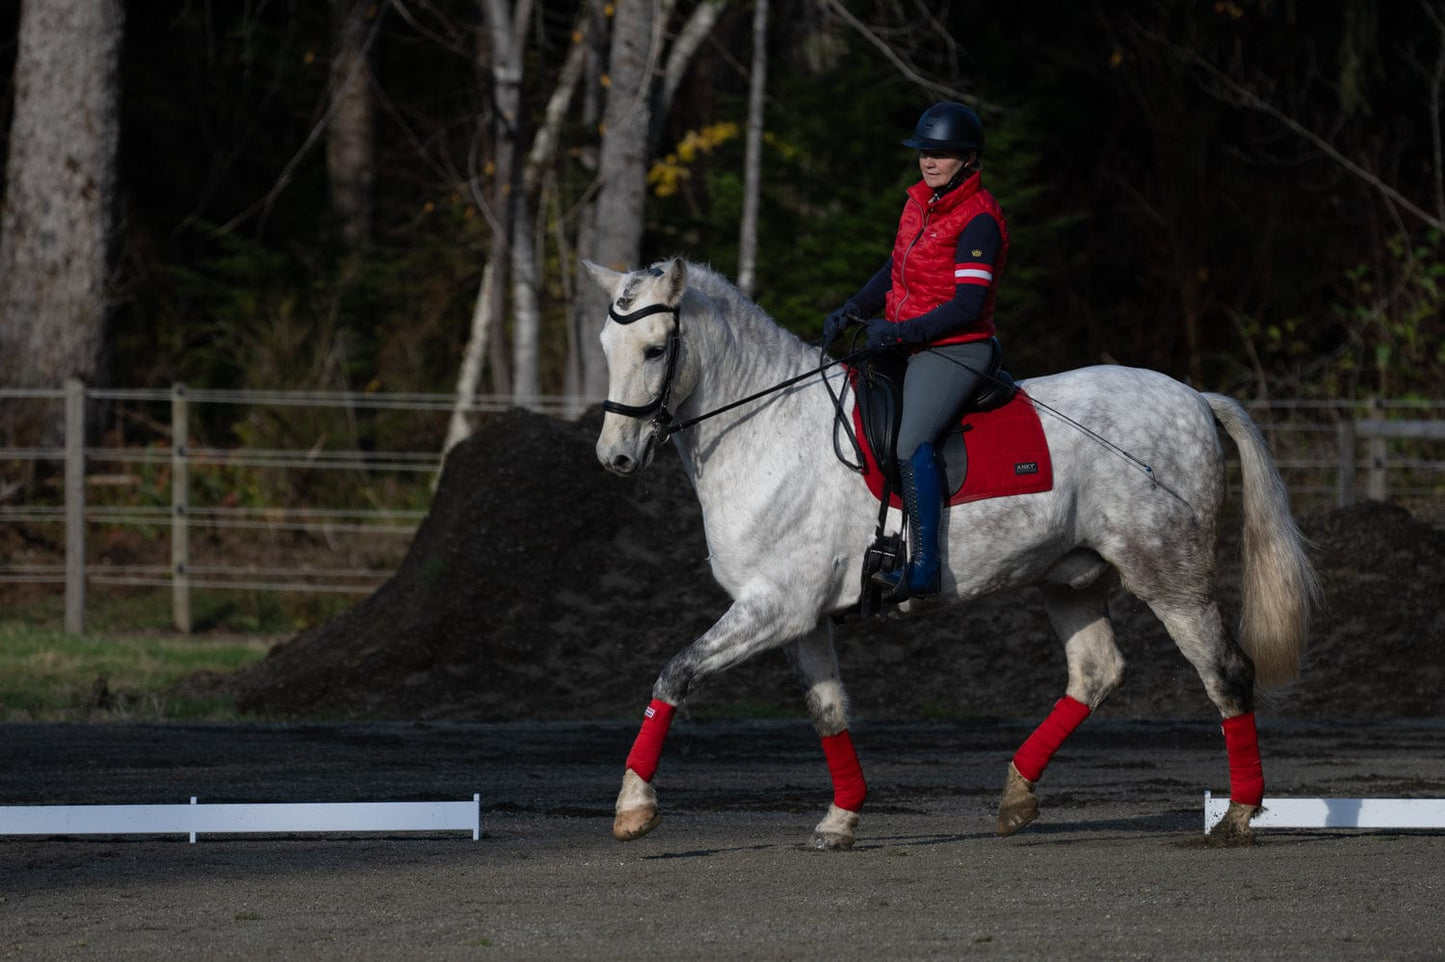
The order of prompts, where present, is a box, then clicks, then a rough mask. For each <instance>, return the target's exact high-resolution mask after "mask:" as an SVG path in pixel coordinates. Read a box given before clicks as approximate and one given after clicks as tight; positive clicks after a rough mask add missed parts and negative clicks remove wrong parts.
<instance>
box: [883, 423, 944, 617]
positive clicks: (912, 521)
mask: <svg viewBox="0 0 1445 962" xmlns="http://www.w3.org/2000/svg"><path fill="white" fill-rule="evenodd" d="M898 473H899V475H900V476H901V477H902V480H903V510H904V512H905V513H906V514H907V515H908V556H909V557H908V568H907V571H905V572H898V571H890V572H887V573H884V574H880V575H879V576H878V578H879V579H880V581H881V582H882V583H883V584H885V585H886V586H889V587H891V588H892V591H891V592H890V593H889V595H888V598H887V600H888V601H892V602H899V601H907V600H908V599H909V598H912V597H916V596H919V595H936V594H938V588H939V574H938V569H939V561H940V559H939V554H938V524H939V521H940V520H941V519H942V516H943V477H942V475H941V473H940V472H939V469H938V461H937V460H936V459H935V458H934V456H933V445H932V444H929V443H928V442H926V441H925V442H924V443H923V444H920V445H919V446H918V449H917V450H915V451H914V452H913V456H912V457H911V458H909V459H908V460H906V461H899V462H898Z"/></svg>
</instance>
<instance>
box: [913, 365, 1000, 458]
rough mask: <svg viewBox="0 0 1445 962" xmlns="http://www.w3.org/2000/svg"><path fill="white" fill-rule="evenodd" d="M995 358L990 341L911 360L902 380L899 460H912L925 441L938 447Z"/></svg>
mask: <svg viewBox="0 0 1445 962" xmlns="http://www.w3.org/2000/svg"><path fill="white" fill-rule="evenodd" d="M992 357H993V348H992V347H991V346H990V345H989V342H988V341H970V342H969V343H967V344H949V345H946V346H944V347H934V348H930V349H928V350H926V351H920V352H919V353H917V354H914V355H913V356H912V357H910V358H909V359H908V373H907V374H905V375H904V376H903V423H902V424H901V425H900V426H899V428H898V456H899V457H900V458H905V459H906V458H910V457H912V456H913V452H914V451H916V450H918V446H919V445H920V444H922V443H923V442H925V441H928V442H931V443H932V444H934V445H935V446H937V444H938V442H939V440H941V438H942V436H943V434H944V432H945V431H947V430H948V428H949V427H950V426H951V425H952V424H953V423H954V421H955V420H956V419H957V417H958V412H959V410H960V409H961V408H962V407H963V403H964V401H966V400H968V398H969V396H970V395H971V394H973V392H974V389H975V388H976V387H977V386H978V382H979V381H980V380H981V379H982V377H983V374H984V372H985V371H987V370H988V363H989V361H990V360H992Z"/></svg>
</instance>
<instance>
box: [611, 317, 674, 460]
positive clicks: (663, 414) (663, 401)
mask: <svg viewBox="0 0 1445 962" xmlns="http://www.w3.org/2000/svg"><path fill="white" fill-rule="evenodd" d="M653 314H671V315H672V330H671V331H670V332H669V333H668V335H667V370H666V371H665V372H664V373H663V376H662V390H661V391H659V392H658V394H657V397H655V398H653V399H652V400H651V401H650V402H648V403H647V404H619V403H618V402H616V401H603V402H602V410H604V411H609V412H611V413H612V414H621V415H623V416H624V417H629V418H645V417H648V416H649V415H651V416H652V429H653V430H654V431H655V432H657V434H658V440H659V441H662V442H665V441H666V440H667V439H668V437H669V436H670V435H671V434H672V413H671V412H670V411H668V410H667V399H668V397H669V396H670V395H671V394H672V380H673V376H674V375H675V374H676V373H677V355H678V353H679V352H678V342H679V339H680V328H681V326H682V312H681V310H680V309H679V308H676V307H670V306H668V305H667V304H651V305H649V306H647V307H640V308H638V309H637V310H635V311H633V312H632V313H630V314H619V313H617V308H616V307H615V306H612V307H608V308H607V316H608V317H610V318H612V319H613V320H614V321H616V322H617V323H618V324H631V323H632V322H633V321H636V320H640V319H642V318H644V317H650V316H651V315H653Z"/></svg>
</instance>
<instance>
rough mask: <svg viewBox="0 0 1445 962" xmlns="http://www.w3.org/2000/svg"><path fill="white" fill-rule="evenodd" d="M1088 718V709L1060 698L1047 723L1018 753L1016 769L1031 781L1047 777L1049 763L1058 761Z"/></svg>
mask: <svg viewBox="0 0 1445 962" xmlns="http://www.w3.org/2000/svg"><path fill="white" fill-rule="evenodd" d="M1088 717H1089V706H1088V705H1085V704H1084V703H1083V702H1081V701H1079V700H1078V699H1077V698H1072V697H1070V696H1068V695H1065V696H1064V697H1063V698H1060V699H1059V700H1058V701H1057V702H1055V703H1054V710H1053V711H1051V712H1049V717H1048V718H1045V719H1044V723H1043V724H1042V725H1040V726H1039V727H1038V728H1035V729H1034V733H1033V734H1032V735H1030V736H1029V737H1028V739H1027V740H1026V741H1025V742H1024V743H1023V744H1022V745H1020V746H1019V750H1018V751H1017V752H1015V753H1014V768H1017V769H1018V770H1019V774H1020V775H1022V776H1023V777H1024V778H1026V779H1028V780H1029V781H1031V782H1036V781H1038V780H1039V778H1040V777H1041V776H1042V775H1043V774H1044V768H1045V767H1046V766H1047V765H1048V764H1049V759H1051V758H1053V757H1054V752H1056V751H1058V750H1059V746H1060V745H1062V744H1063V743H1064V739H1065V738H1068V737H1069V736H1070V735H1071V734H1073V732H1074V729H1075V728H1078V727H1079V726H1080V725H1081V724H1083V722H1084V719H1085V718H1088Z"/></svg>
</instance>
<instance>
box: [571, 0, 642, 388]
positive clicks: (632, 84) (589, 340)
mask: <svg viewBox="0 0 1445 962" xmlns="http://www.w3.org/2000/svg"><path fill="white" fill-rule="evenodd" d="M653 42H654V23H653V5H652V0H619V2H618V3H617V5H616V12H615V13H614V14H613V18H612V45H611V53H610V55H609V58H608V71H607V75H608V78H609V83H608V86H607V107H606V110H605V111H604V112H603V115H602V127H603V130H602V150H601V153H600V155H599V157H598V170H597V177H598V181H599V184H600V186H599V188H598V190H597V206H596V216H595V218H594V228H593V230H594V239H593V241H594V246H593V248H592V255H593V256H592V259H593V260H595V261H597V262H598V263H600V264H602V265H603V266H605V267H610V268H612V269H614V270H619V271H625V270H630V269H631V268H633V267H636V266H638V264H637V260H638V258H639V257H640V256H641V252H642V219H643V208H644V205H645V204H646V202H647V142H648V133H649V128H650V126H651V120H652V111H651V107H650V104H651V93H650V90H649V85H650V81H651V73H652V71H651V67H652V62H653V60H652V58H653V54H654V47H653ZM577 300H578V304H579V308H580V309H581V311H582V313H581V314H580V315H579V316H580V318H581V321H582V324H583V329H582V334H583V337H582V349H583V355H582V358H583V364H582V389H583V391H584V393H585V394H586V395H587V396H588V397H602V396H604V395H605V394H606V392H607V360H606V358H605V357H604V356H603V354H602V345H601V344H600V343H599V342H598V340H597V337H596V330H595V329H593V330H591V331H588V330H587V328H588V327H589V326H590V325H591V323H592V321H593V320H595V319H598V318H602V317H603V316H605V315H606V312H607V301H606V296H605V295H604V294H603V293H602V291H601V290H599V289H598V287H597V285H596V284H594V283H590V282H589V283H585V284H582V285H580V286H579V287H578V290H577ZM589 334H590V336H588V335H589Z"/></svg>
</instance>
